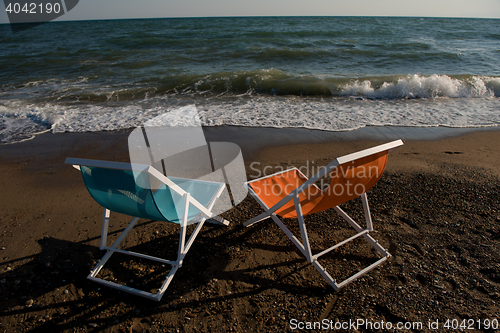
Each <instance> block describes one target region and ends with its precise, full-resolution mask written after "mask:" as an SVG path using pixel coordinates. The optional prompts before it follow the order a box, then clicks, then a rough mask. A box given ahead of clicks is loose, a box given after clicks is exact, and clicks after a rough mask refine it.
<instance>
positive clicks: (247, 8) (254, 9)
mask: <svg viewBox="0 0 500 333" xmlns="http://www.w3.org/2000/svg"><path fill="white" fill-rule="evenodd" d="M9 1H12V2H15V0H9ZM0 8H4V6H3V5H1V4H0ZM268 15H272V16H295V15H299V16H317V15H320V16H433V17H436V16H437V17H483V18H500V0H343V1H340V0H274V1H273V0H251V1H248V0H247V1H244V0H80V2H79V3H78V5H77V6H76V7H75V8H73V10H71V11H70V12H69V13H67V14H66V15H63V16H61V17H60V18H59V19H58V20H93V19H117V18H151V17H197V16H268ZM0 23H8V19H7V14H6V12H5V10H2V11H1V13H0ZM499 29H500V27H499Z"/></svg>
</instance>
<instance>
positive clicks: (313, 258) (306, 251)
mask: <svg viewBox="0 0 500 333" xmlns="http://www.w3.org/2000/svg"><path fill="white" fill-rule="evenodd" d="M254 197H255V199H256V200H257V202H258V203H259V204H260V205H261V206H262V208H264V210H266V212H264V213H262V214H260V215H258V216H256V217H255V218H253V219H251V220H248V221H247V222H245V223H244V224H243V225H244V226H249V225H251V224H253V223H256V222H258V221H261V220H263V219H265V218H267V217H271V218H272V219H273V221H274V222H275V223H276V224H277V225H278V226H279V227H280V229H281V230H283V232H284V233H285V234H286V235H287V237H288V238H289V239H290V240H291V241H292V243H293V244H294V245H295V246H296V247H297V248H298V249H299V250H300V252H302V254H303V255H304V256H305V257H306V259H307V261H309V262H310V263H311V264H312V265H313V266H314V268H316V269H317V270H318V271H319V273H320V274H321V275H322V276H323V277H324V278H325V279H326V280H327V282H328V283H329V284H330V285H331V286H332V287H333V289H334V290H335V291H337V290H339V289H340V288H342V287H344V286H345V285H347V284H349V283H350V282H352V281H354V280H356V279H358V278H359V277H361V276H363V275H365V274H366V273H368V272H370V271H371V270H373V269H374V268H376V267H377V266H379V265H380V264H382V263H383V262H384V261H386V260H387V259H388V258H389V257H390V256H391V255H390V254H389V252H387V250H385V249H384V248H383V247H382V246H381V245H380V244H379V243H378V242H377V241H376V240H375V239H373V237H372V236H370V234H369V233H370V232H371V231H373V225H372V220H371V216H370V209H369V206H368V200H367V198H366V194H363V195H362V196H361V200H362V203H363V209H364V212H365V220H366V224H367V228H366V229H363V228H362V227H361V226H360V225H359V224H358V223H356V222H355V221H354V220H353V219H352V218H351V217H350V216H349V215H347V213H345V212H344V211H343V210H342V209H341V208H340V207H338V206H337V207H334V209H335V211H336V212H337V213H338V214H339V215H340V216H341V217H343V218H344V220H346V221H347V222H348V223H349V224H350V225H351V226H352V227H353V228H354V229H355V230H356V232H357V233H356V234H355V235H354V236H352V237H349V238H347V239H345V240H343V241H341V242H339V243H337V244H335V245H333V246H332V247H330V248H328V249H326V250H324V251H322V252H320V253H317V254H315V255H313V254H312V251H311V247H310V244H309V238H308V235H307V229H306V224H305V221H304V217H303V216H302V207H301V206H300V201H299V200H298V198H294V203H295V209H296V211H297V219H298V223H299V228H300V232H301V236H302V243H301V242H300V241H299V240H298V238H297V237H296V236H295V235H294V234H293V233H292V232H291V231H290V230H289V229H288V228H287V227H286V225H285V224H283V222H282V221H281V220H280V219H279V218H278V216H277V215H276V214H275V213H271V214H270V213H269V212H267V210H268V209H269V208H268V207H267V206H266V205H265V203H264V202H262V200H260V198H259V197H258V196H254ZM360 236H363V238H365V239H366V240H367V241H368V242H369V243H370V245H372V246H373V248H375V250H377V251H378V252H379V253H380V254H381V255H382V258H380V259H379V260H377V261H376V262H374V263H372V264H371V265H370V266H368V267H365V268H364V269H362V270H360V271H359V272H357V273H356V274H354V275H352V276H350V277H348V278H347V279H345V280H344V281H342V282H339V283H337V282H336V280H335V279H333V278H332V277H331V276H330V274H329V273H328V272H327V271H326V269H325V268H324V267H323V266H322V265H321V264H320V263H319V262H318V259H319V258H320V257H321V256H322V255H325V254H327V253H329V252H331V251H333V250H335V249H336V248H338V247H340V246H342V245H344V244H347V243H348V242H350V241H352V240H354V239H356V238H358V237H360Z"/></svg>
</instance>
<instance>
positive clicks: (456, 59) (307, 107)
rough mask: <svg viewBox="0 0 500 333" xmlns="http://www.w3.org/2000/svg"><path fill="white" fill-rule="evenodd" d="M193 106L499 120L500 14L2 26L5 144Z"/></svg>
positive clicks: (340, 122) (232, 118)
mask: <svg viewBox="0 0 500 333" xmlns="http://www.w3.org/2000/svg"><path fill="white" fill-rule="evenodd" d="M188 105H195V106H196V109H197V110H198V113H199V117H200V119H201V123H202V125H203V126H219V125H234V126H244V127H275V128H307V129H316V130H322V131H352V130H355V129H359V128H363V127H366V126H402V127H439V126H444V127H457V128H464V127H470V128H474V127H477V128H480V127H494V126H499V125H500V20H499V19H468V18H420V17H215V18H163V19H132V20H97V21H68V22H49V23H45V24H42V25H40V26H38V27H35V28H32V29H29V30H25V31H22V32H18V33H13V32H12V30H11V27H10V26H9V25H8V24H2V25H0V143H2V144H6V143H14V142H19V141H23V140H27V139H30V138H33V137H34V136H35V135H36V134H38V133H44V132H52V133H60V132H96V131H111V130H120V129H127V128H133V127H137V126H140V125H142V124H144V123H146V122H147V121H148V120H150V119H153V118H155V117H157V116H160V115H162V114H164V113H168V112H171V111H173V110H177V109H179V108H181V107H185V106H188ZM167 118H168V117H167ZM178 123H179V122H178ZM180 123H182V119H180Z"/></svg>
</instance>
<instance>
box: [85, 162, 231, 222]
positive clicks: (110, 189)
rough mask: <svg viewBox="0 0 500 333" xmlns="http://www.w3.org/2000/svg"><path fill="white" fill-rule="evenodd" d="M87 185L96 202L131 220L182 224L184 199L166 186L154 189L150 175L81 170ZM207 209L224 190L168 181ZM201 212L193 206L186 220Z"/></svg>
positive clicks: (216, 185) (212, 185)
mask: <svg viewBox="0 0 500 333" xmlns="http://www.w3.org/2000/svg"><path fill="white" fill-rule="evenodd" d="M80 170H81V172H82V176H83V179H84V181H85V185H86V186H87V189H88V191H89V192H90V195H91V196H92V197H93V198H94V200H95V201H96V202H97V203H99V204H100V205H101V206H103V207H104V208H106V209H109V210H110V211H113V212H117V213H121V214H126V215H130V216H135V217H140V218H146V219H151V220H155V221H165V222H173V223H180V222H181V220H182V216H181V215H182V214H183V209H182V207H183V198H182V196H181V195H179V194H178V193H176V192H175V191H173V190H171V189H170V188H169V187H167V186H166V185H165V184H163V183H162V184H161V185H159V187H158V188H155V189H152V186H151V185H150V177H151V176H150V175H149V174H148V173H147V172H137V171H130V170H119V169H108V168H100V167H90V166H81V167H80ZM169 179H170V180H172V181H173V182H174V183H175V184H176V185H177V186H179V187H180V188H182V189H183V190H184V191H186V192H188V193H189V194H190V195H191V196H192V197H193V198H194V199H195V200H196V201H198V202H199V203H200V204H202V205H203V206H204V207H207V206H208V205H209V203H210V202H211V201H212V199H213V198H214V196H215V195H216V194H217V193H218V192H219V190H220V187H221V186H222V185H221V184H219V183H210V182H203V181H197V180H189V179H183V178H172V177H171V178H169ZM199 213H200V210H199V209H197V208H196V207H195V206H193V205H190V206H189V210H188V218H187V220H188V221H189V220H191V219H193V218H195V217H196V216H197V215H198V214H199Z"/></svg>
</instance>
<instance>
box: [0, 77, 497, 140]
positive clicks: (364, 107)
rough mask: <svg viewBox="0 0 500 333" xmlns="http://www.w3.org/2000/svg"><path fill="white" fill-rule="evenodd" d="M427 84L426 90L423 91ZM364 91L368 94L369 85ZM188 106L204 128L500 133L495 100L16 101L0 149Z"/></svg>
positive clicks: (148, 119) (176, 121)
mask: <svg viewBox="0 0 500 333" xmlns="http://www.w3.org/2000/svg"><path fill="white" fill-rule="evenodd" d="M436 80H437V82H438V83H439V84H441V85H444V86H447V85H446V84H443V82H446V81H445V79H440V78H436ZM412 82H413V81H411V80H409V81H405V82H404V83H401V85H400V87H402V86H403V85H410V86H411V85H412V84H413V83H412ZM430 82H436V81H433V80H430ZM483 82H484V81H483ZM452 83H453V82H451V83H450V84H451V85H453V84H452ZM431 84H432V83H429V82H427V83H425V85H427V86H429V85H431ZM495 85H496V86H495ZM397 86H398V84H395V85H394V87H392V88H385V89H387V91H389V90H390V89H396V88H395V87H397ZM485 86H486V89H487V90H488V89H489V91H491V90H492V88H491V87H496V88H498V86H499V83H498V80H497V81H493V82H489V83H487V84H485ZM477 87H478V86H476V88H477ZM366 89H368V90H367V91H370V90H369V87H368V85H367V87H366ZM398 89H402V88H398ZM450 89H451V88H450ZM477 89H479V90H478V91H479V92H478V94H481V89H480V86H479V88H477ZM374 91H376V90H374ZM193 103H194V104H195V105H196V108H197V110H198V112H199V118H200V120H201V125H203V126H218V125H236V126H252V127H276V128H308V129H319V130H326V131H346V130H353V129H357V128H361V127H364V126H448V127H485V126H500V99H499V98H498V97H493V96H488V97H475V98H472V97H468V98H450V97H435V98H418V99H368V98H358V97H331V98H315V97H307V98H303V97H298V96H274V97H269V96H267V97H265V96H243V97H231V98H226V99H214V100H212V99H203V98H200V99H198V100H193V99H192V98H186V99H181V98H176V99H172V98H171V97H168V96H165V97H162V98H159V97H155V98H154V99H150V100H148V103H147V104H146V103H145V102H144V101H140V102H135V104H133V103H130V104H127V105H115V106H109V105H106V104H103V105H79V106H77V105H70V106H64V105H62V104H57V103H44V104H43V105H41V106H36V105H32V104H30V105H27V104H26V105H25V104H23V103H22V102H21V101H19V100H18V101H17V102H10V103H9V104H8V105H5V104H4V105H0V142H1V143H8V142H16V141H21V140H25V139H28V138H30V137H32V136H33V135H35V134H37V133H41V132H44V131H48V130H50V131H52V132H54V133H59V132H87V131H88V132H97V131H109V130H119V129H126V128H133V127H136V126H140V125H147V126H197V124H195V123H193V121H195V119H196V117H194V116H190V117H181V116H180V114H182V113H183V112H181V111H182V110H179V108H180V107H187V108H188V109H189V108H192V109H193V110H194V108H193V107H192V106H189V105H192V104H193ZM189 110H191V109H189ZM153 118H154V120H152V119H153Z"/></svg>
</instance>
